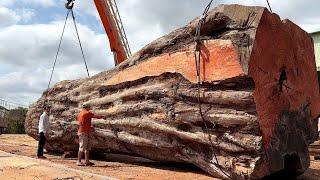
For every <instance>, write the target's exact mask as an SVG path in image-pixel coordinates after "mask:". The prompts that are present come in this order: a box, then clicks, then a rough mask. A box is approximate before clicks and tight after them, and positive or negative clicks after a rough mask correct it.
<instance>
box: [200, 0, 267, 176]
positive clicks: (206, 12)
mask: <svg viewBox="0 0 320 180" xmlns="http://www.w3.org/2000/svg"><path fill="white" fill-rule="evenodd" d="M266 1H267V4H268V6H269V10H270V11H271V13H272V9H271V6H270V3H269V1H268V0H266ZM212 2H213V0H210V2H209V4H208V5H207V6H206V8H205V10H204V12H203V14H202V16H201V17H200V19H199V22H198V25H197V29H196V33H195V37H194V41H195V51H194V58H195V64H196V71H197V72H196V74H197V85H198V86H197V87H198V88H197V89H198V106H199V113H200V117H201V120H202V121H203V123H204V126H205V129H206V133H207V134H208V140H209V142H210V147H211V151H212V154H213V156H214V158H215V161H216V162H215V163H213V164H215V165H216V166H217V168H218V169H220V171H221V172H222V173H223V174H224V175H226V176H227V177H228V178H230V179H233V177H232V175H229V174H227V173H226V172H225V171H224V170H223V169H222V167H221V166H220V164H219V162H218V158H217V156H216V153H215V151H214V145H213V143H212V141H211V134H210V133H209V129H208V126H207V123H206V120H205V118H204V116H203V112H202V107H201V96H200V94H201V92H200V88H201V79H200V71H201V69H200V62H201V27H202V25H203V24H204V23H205V20H206V18H207V16H208V12H209V9H210V7H211V4H212ZM215 126H216V124H215V123H213V128H215Z"/></svg>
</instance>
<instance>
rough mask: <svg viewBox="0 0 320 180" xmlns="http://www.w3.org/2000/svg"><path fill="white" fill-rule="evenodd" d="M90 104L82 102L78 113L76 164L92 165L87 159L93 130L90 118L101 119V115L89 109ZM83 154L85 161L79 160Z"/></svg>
mask: <svg viewBox="0 0 320 180" xmlns="http://www.w3.org/2000/svg"><path fill="white" fill-rule="evenodd" d="M90 110H91V106H90V104H88V103H84V104H83V105H82V110H81V111H80V113H79V115H78V122H79V129H78V136H79V152H78V162H77V165H78V166H92V165H94V164H93V163H92V162H90V160H89V151H90V150H91V144H90V135H91V132H92V131H93V127H91V120H92V118H97V119H102V118H104V117H103V116H96V115H94V114H93V113H92V112H91V111H90ZM83 153H84V156H85V163H84V164H83V163H82V162H81V159H82V156H83Z"/></svg>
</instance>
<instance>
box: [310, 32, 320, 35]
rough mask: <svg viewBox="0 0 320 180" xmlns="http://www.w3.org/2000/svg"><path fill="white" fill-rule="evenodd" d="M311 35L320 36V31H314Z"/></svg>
mask: <svg viewBox="0 0 320 180" xmlns="http://www.w3.org/2000/svg"><path fill="white" fill-rule="evenodd" d="M310 34H311V35H314V34H320V31H315V32H312V33H310Z"/></svg>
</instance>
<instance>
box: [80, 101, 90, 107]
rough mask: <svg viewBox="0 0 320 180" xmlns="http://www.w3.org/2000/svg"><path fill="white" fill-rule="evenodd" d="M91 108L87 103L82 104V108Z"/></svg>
mask: <svg viewBox="0 0 320 180" xmlns="http://www.w3.org/2000/svg"><path fill="white" fill-rule="evenodd" d="M89 107H91V105H90V104H89V103H87V102H85V103H83V104H82V108H89Z"/></svg>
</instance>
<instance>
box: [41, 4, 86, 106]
mask: <svg viewBox="0 0 320 180" xmlns="http://www.w3.org/2000/svg"><path fill="white" fill-rule="evenodd" d="M73 1H74V0H67V3H66V4H65V7H66V8H67V10H68V11H67V15H66V18H65V21H64V25H63V29H62V33H61V36H60V40H59V45H58V49H57V53H56V56H55V59H54V63H53V66H52V70H51V74H50V78H49V82H48V86H47V93H46V95H45V101H46V99H47V96H48V94H49V88H50V85H51V81H52V77H53V72H54V70H55V67H56V63H57V59H58V56H59V52H60V49H61V43H62V39H63V36H64V32H65V28H66V24H67V21H68V18H69V14H70V13H71V16H72V20H73V24H74V27H75V30H76V34H77V38H78V43H79V46H80V50H81V54H82V58H83V61H84V65H85V68H86V71H87V75H88V77H90V74H89V69H88V65H87V61H86V58H85V56H84V52H83V48H82V44H81V40H80V36H79V32H78V28H77V23H76V19H75V16H74V13H73V10H72V9H73V6H74V2H73Z"/></svg>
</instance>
